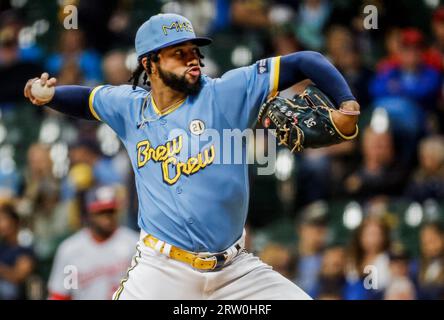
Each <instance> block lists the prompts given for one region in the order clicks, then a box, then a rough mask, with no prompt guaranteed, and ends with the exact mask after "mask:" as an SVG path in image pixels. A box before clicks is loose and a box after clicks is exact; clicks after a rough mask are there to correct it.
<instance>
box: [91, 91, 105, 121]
mask: <svg viewBox="0 0 444 320" xmlns="http://www.w3.org/2000/svg"><path fill="white" fill-rule="evenodd" d="M102 87H103V86H98V87H95V88H94V89H93V91H91V94H90V95H89V110H90V111H91V114H92V115H93V116H94V118H96V119H97V120H99V121H102V119H100V117H99V115H98V114H97V112H96V110H94V96H95V94H96V92H97V91H98V90H99V89H100V88H102Z"/></svg>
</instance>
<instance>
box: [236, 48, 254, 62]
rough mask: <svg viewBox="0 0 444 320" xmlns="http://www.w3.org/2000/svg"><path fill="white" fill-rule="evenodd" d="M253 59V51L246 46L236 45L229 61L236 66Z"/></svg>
mask: <svg viewBox="0 0 444 320" xmlns="http://www.w3.org/2000/svg"><path fill="white" fill-rule="evenodd" d="M252 60H253V53H252V52H251V50H250V49H249V48H248V47H246V46H237V47H236V48H234V50H233V52H232V53H231V63H232V64H233V65H234V66H236V67H243V66H246V65H249V64H250V63H251V62H252Z"/></svg>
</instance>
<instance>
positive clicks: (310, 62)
mask: <svg viewBox="0 0 444 320" xmlns="http://www.w3.org/2000/svg"><path fill="white" fill-rule="evenodd" d="M280 70H281V72H280V75H279V88H278V89H279V90H284V89H286V88H289V87H290V86H292V85H294V84H296V83H297V82H299V81H302V80H305V79H310V80H311V81H312V82H314V83H315V84H316V86H317V87H318V88H319V89H321V90H322V91H323V92H325V93H326V94H327V95H328V96H329V97H331V98H332V99H333V101H334V103H335V104H336V106H338V108H340V109H341V110H343V111H345V114H344V113H341V112H338V111H335V112H333V115H332V116H333V120H334V122H335V124H336V126H337V128H338V129H339V130H340V131H341V132H342V133H343V134H344V135H352V134H353V133H354V132H355V130H356V123H357V121H358V116H357V115H356V113H358V112H359V110H360V106H359V103H358V102H357V101H356V99H355V97H354V96H353V94H352V93H351V90H350V87H349V86H348V84H347V82H346V81H345V79H344V77H343V76H342V75H341V73H340V72H339V71H338V70H337V69H336V68H335V67H334V66H333V65H332V64H331V63H330V62H329V61H328V60H327V59H326V58H325V57H324V56H323V55H322V54H320V53H318V52H314V51H301V52H296V53H292V54H289V55H286V56H283V57H281V67H280ZM347 113H348V114H347Z"/></svg>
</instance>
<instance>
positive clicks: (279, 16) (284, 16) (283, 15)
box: [268, 5, 295, 25]
mask: <svg viewBox="0 0 444 320" xmlns="http://www.w3.org/2000/svg"><path fill="white" fill-rule="evenodd" d="M294 15H295V12H294V11H293V9H292V8H291V7H289V6H286V5H274V6H273V7H272V8H271V9H270V12H269V14H268V18H269V19H270V21H271V22H272V23H273V24H276V25H283V24H286V23H288V22H290V20H291V19H293V17H294Z"/></svg>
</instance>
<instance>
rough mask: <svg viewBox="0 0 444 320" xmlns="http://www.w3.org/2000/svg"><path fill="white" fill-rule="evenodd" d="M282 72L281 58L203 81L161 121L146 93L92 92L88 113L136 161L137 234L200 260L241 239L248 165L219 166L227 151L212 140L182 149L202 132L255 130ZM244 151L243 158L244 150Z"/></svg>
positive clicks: (118, 88)
mask: <svg viewBox="0 0 444 320" xmlns="http://www.w3.org/2000/svg"><path fill="white" fill-rule="evenodd" d="M279 66H280V58H279V57H276V58H270V59H266V60H261V61H259V62H257V63H256V64H254V65H251V66H248V67H244V68H239V69H235V70H232V71H230V72H228V73H226V74H225V75H223V76H222V77H221V78H218V79H211V78H209V77H207V76H202V89H201V91H200V93H199V94H198V95H197V96H188V97H187V98H186V99H185V100H184V101H183V102H181V103H179V104H178V105H177V106H176V107H173V108H172V109H169V110H167V111H166V112H165V113H164V114H161V113H160V112H159V111H158V109H157V107H156V105H155V103H154V101H153V99H152V97H151V95H150V93H149V92H147V91H146V90H144V89H142V88H136V90H133V89H132V86H130V85H122V86H100V87H97V88H95V89H94V90H93V91H92V93H91V95H90V99H89V103H90V109H91V113H92V114H93V115H94V116H95V117H96V118H97V119H99V120H101V121H103V122H105V123H107V124H108V125H109V126H110V127H111V128H112V129H113V130H114V131H115V132H116V133H117V135H118V136H119V137H120V139H121V140H122V142H123V144H124V145H125V147H126V149H127V151H128V155H129V157H130V159H131V163H132V167H133V169H134V173H135V181H136V188H137V193H138V198H139V226H140V228H142V229H143V230H144V231H145V232H147V233H148V234H152V235H154V236H155V237H156V238H158V239H161V240H163V241H166V242H167V243H170V244H172V245H175V246H178V247H180V248H183V249H186V250H189V251H195V252H201V251H209V252H219V251H223V250H224V249H226V248H228V247H229V246H230V245H232V244H233V243H234V242H235V241H236V240H237V239H238V238H239V237H240V236H241V235H242V231H243V228H244V224H245V220H246V216H247V211H248V199H249V181H248V165H247V164H246V161H244V163H242V164H219V163H216V162H215V159H216V158H217V157H218V156H221V153H222V152H223V150H222V148H220V145H216V144H213V143H212V141H211V140H210V141H206V142H205V143H204V142H200V143H198V144H197V145H198V147H197V149H196V148H194V149H192V148H191V150H190V149H188V150H185V149H187V148H186V147H185V146H188V145H193V144H192V141H193V140H196V139H199V134H200V133H201V129H214V130H217V131H218V132H220V136H222V135H223V133H222V132H223V130H224V129H234V128H237V129H240V130H244V129H246V128H250V127H251V126H252V125H253V124H254V121H255V119H256V117H257V113H258V110H259V107H260V106H261V104H262V103H263V102H265V101H266V99H267V98H268V97H269V96H272V95H274V94H275V93H276V91H277V87H278V79H279ZM144 105H145V108H143V106H144ZM174 132H180V134H178V135H174V134H173V135H171V133H174ZM187 142H189V143H187ZM242 148H243V152H245V149H246V145H245V143H244V144H243V146H242Z"/></svg>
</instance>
